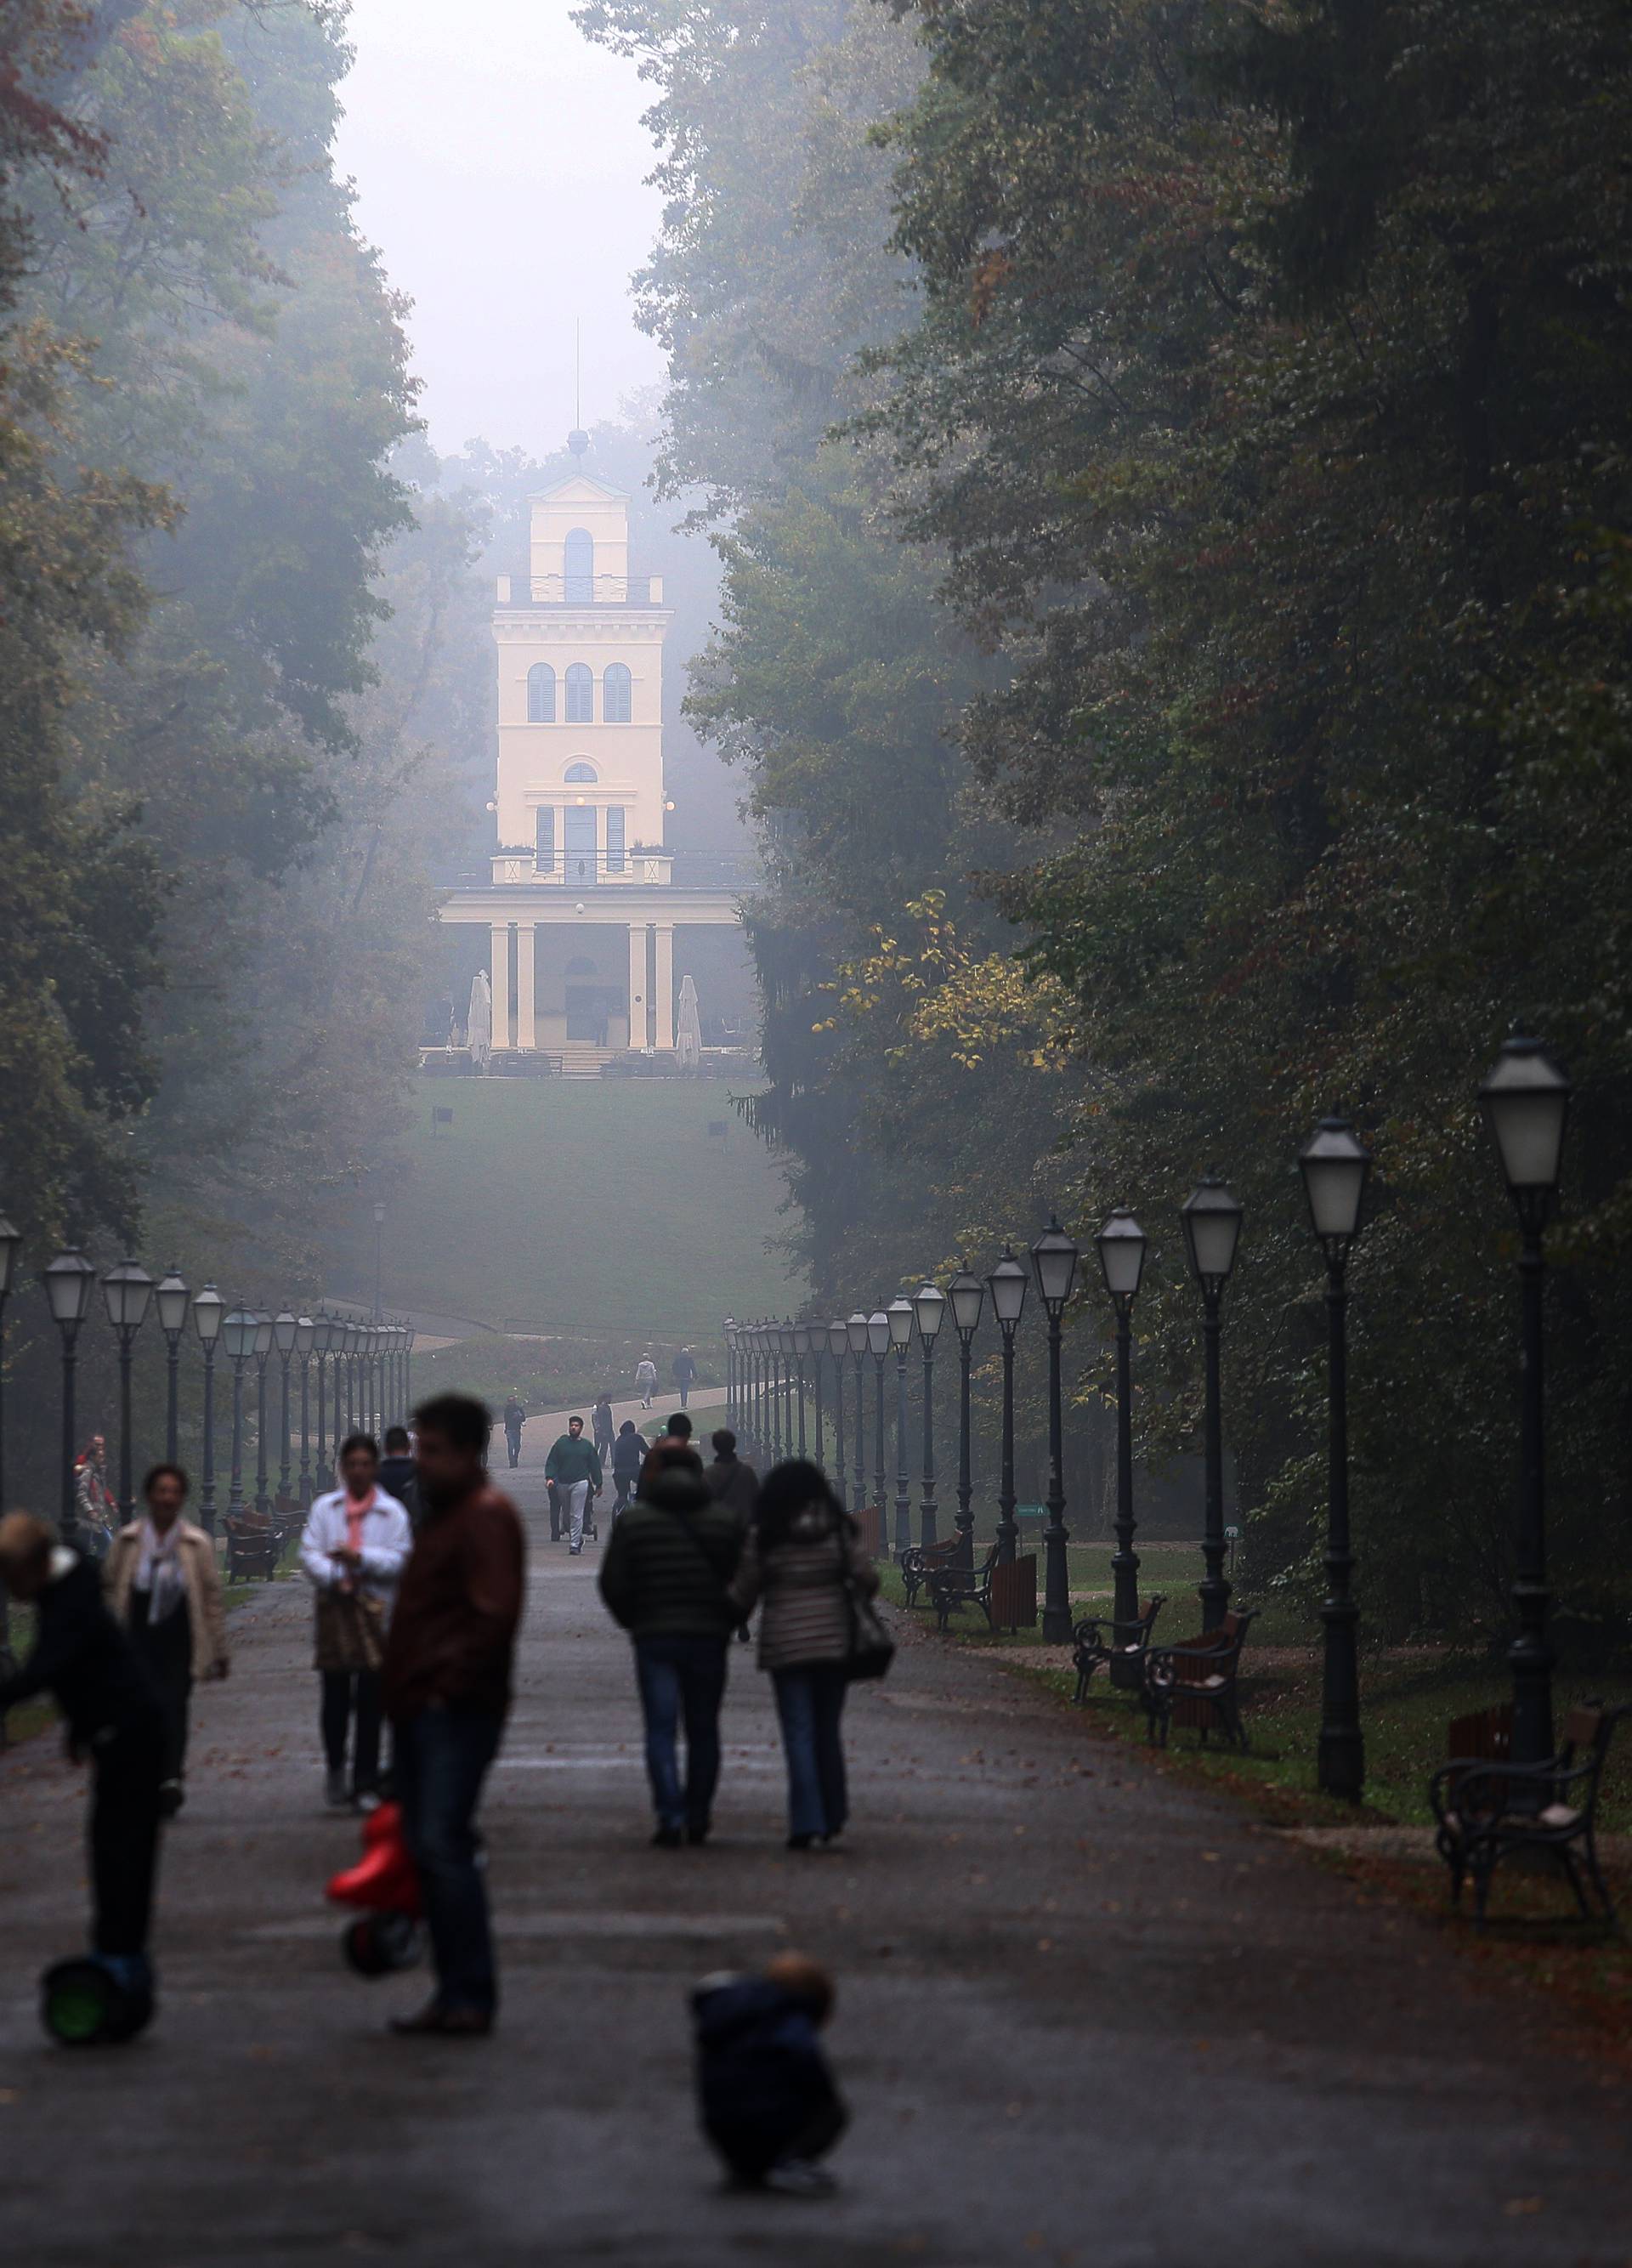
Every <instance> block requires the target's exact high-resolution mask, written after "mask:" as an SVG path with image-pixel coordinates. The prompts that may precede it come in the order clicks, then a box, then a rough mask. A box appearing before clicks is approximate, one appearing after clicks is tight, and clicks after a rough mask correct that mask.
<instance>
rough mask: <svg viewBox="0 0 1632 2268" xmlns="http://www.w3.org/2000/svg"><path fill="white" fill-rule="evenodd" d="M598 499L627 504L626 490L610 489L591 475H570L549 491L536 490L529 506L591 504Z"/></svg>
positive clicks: (627, 492)
mask: <svg viewBox="0 0 1632 2268" xmlns="http://www.w3.org/2000/svg"><path fill="white" fill-rule="evenodd" d="M597 497H601V498H604V499H605V500H606V502H608V503H611V504H627V503H628V502H629V491H628V490H626V489H614V488H611V487H608V485H607V483H606V482H605V481H598V480H596V479H595V477H594V475H592V474H590V473H569V474H568V475H567V477H566V479H565V480H564V481H552V482H550V484H549V486H548V488H547V489H534V490H533V492H532V494H531V495H530V496H529V497H528V498H527V502H528V503H529V504H590V503H592V502H593V501H594V500H595V499H596V498H597Z"/></svg>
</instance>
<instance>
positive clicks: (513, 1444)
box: [504, 1425, 521, 1466]
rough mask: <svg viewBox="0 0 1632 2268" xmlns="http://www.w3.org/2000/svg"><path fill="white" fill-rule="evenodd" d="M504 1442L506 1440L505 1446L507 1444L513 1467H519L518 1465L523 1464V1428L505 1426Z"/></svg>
mask: <svg viewBox="0 0 1632 2268" xmlns="http://www.w3.org/2000/svg"><path fill="white" fill-rule="evenodd" d="M504 1440H505V1444H506V1446H507V1447H508V1448H509V1450H510V1462H511V1465H512V1466H514V1465H518V1464H519V1463H520V1462H521V1428H520V1426H519V1425H517V1426H514V1427H511V1426H509V1425H506V1426H505V1428H504Z"/></svg>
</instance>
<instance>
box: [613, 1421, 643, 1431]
mask: <svg viewBox="0 0 1632 2268" xmlns="http://www.w3.org/2000/svg"><path fill="white" fill-rule="evenodd" d="M618 1431H619V1432H620V1433H638V1432H639V1431H640V1427H639V1426H638V1425H636V1423H635V1420H634V1419H633V1418H625V1419H624V1421H623V1423H622V1424H621V1425H620V1426H619V1428H618Z"/></svg>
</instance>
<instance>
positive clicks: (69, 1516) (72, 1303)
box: [40, 1244, 96, 1543]
mask: <svg viewBox="0 0 1632 2268" xmlns="http://www.w3.org/2000/svg"><path fill="white" fill-rule="evenodd" d="M40 1274H41V1277H42V1278H43V1279H44V1282H45V1287H46V1299H47V1300H48V1302H49V1305H50V1308H51V1320H52V1322H54V1323H55V1325H56V1328H57V1329H58V1330H59V1331H60V1332H61V1333H62V1495H61V1497H60V1499H59V1502H60V1505H61V1515H60V1517H59V1519H58V1521H57V1530H58V1534H59V1535H60V1536H61V1538H62V1542H63V1543H66V1542H67V1541H68V1539H69V1537H70V1535H72V1534H73V1532H74V1369H75V1365H76V1363H77V1359H78V1358H77V1341H78V1337H79V1326H80V1325H81V1323H83V1322H84V1321H85V1317H86V1315H87V1314H89V1313H90V1311H91V1293H92V1289H93V1287H94V1286H95V1284H96V1270H95V1269H94V1268H93V1267H92V1265H91V1263H90V1262H89V1261H88V1260H87V1259H86V1258H85V1254H84V1253H83V1252H81V1250H80V1249H79V1247H78V1246H77V1244H70V1246H69V1247H68V1248H67V1250H66V1251H64V1252H59V1253H58V1254H57V1256H56V1258H55V1260H54V1261H52V1263H50V1265H49V1267H48V1268H43V1269H41V1270H40Z"/></svg>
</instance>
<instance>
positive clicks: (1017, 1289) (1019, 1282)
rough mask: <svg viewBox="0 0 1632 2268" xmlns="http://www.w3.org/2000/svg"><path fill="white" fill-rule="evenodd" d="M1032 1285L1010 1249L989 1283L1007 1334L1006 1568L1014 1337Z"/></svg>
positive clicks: (1006, 1559)
mask: <svg viewBox="0 0 1632 2268" xmlns="http://www.w3.org/2000/svg"><path fill="white" fill-rule="evenodd" d="M1030 1283H1031V1278H1029V1277H1028V1276H1027V1274H1026V1270H1025V1269H1024V1268H1023V1267H1022V1266H1021V1265H1020V1263H1019V1262H1018V1260H1017V1259H1016V1258H1015V1256H1014V1254H1013V1252H1012V1250H1011V1249H1008V1248H1005V1250H1004V1252H1003V1258H1002V1259H1001V1260H1000V1261H999V1262H998V1263H997V1265H996V1267H995V1268H994V1269H993V1270H992V1272H991V1274H990V1275H989V1277H988V1278H987V1279H986V1288H987V1290H988V1292H989V1293H990V1294H991V1302H992V1313H993V1314H994V1315H996V1318H997V1328H998V1329H999V1330H1000V1331H1001V1332H1002V1333H1003V1461H1002V1465H1001V1468H1000V1471H999V1478H998V1485H997V1557H998V1559H999V1561H1000V1563H1001V1564H1002V1565H1004V1566H1007V1565H1010V1564H1011V1562H1012V1560H1013V1558H1014V1539H1015V1536H1016V1535H1017V1534H1018V1530H1017V1528H1016V1527H1015V1521H1014V1506H1015V1495H1014V1334H1015V1332H1016V1330H1017V1329H1018V1328H1019V1322H1020V1317H1021V1316H1022V1315H1023V1314H1025V1312H1026V1291H1027V1288H1028V1287H1029V1285H1030Z"/></svg>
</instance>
